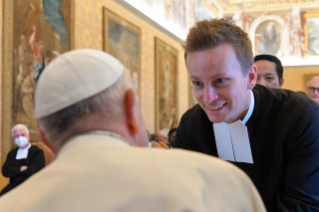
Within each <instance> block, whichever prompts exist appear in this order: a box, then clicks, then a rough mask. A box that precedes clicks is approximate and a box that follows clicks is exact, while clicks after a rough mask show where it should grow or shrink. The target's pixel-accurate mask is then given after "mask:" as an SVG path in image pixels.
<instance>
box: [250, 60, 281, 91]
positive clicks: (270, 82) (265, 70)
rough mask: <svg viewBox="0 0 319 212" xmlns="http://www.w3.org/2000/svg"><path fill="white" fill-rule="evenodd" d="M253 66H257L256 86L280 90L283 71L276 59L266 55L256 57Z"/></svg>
mask: <svg viewBox="0 0 319 212" xmlns="http://www.w3.org/2000/svg"><path fill="white" fill-rule="evenodd" d="M254 64H255V66H257V84H259V85H263V86H265V87H268V88H282V85H283V84H284V79H283V78H282V75H283V72H284V69H283V67H282V65H281V62H280V60H279V59H278V58H277V57H275V56H273V55H267V54H261V55H257V56H256V57H255V58H254Z"/></svg>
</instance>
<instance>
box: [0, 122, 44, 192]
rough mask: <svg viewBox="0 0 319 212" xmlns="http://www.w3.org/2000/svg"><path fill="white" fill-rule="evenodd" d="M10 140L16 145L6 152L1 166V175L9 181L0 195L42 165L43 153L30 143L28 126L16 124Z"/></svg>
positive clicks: (18, 183) (21, 181)
mask: <svg viewBox="0 0 319 212" xmlns="http://www.w3.org/2000/svg"><path fill="white" fill-rule="evenodd" d="M12 141H13V142H14V143H15V144H16V145H17V146H18V147H17V148H15V149H13V150H11V151H10V152H9V153H8V156H7V159H6V161H5V163H4V165H3V167H2V175H3V176H4V177H9V178H10V183H9V184H8V185H7V186H6V187H5V188H4V189H3V190H2V191H1V193H0V196H1V195H4V194H5V193H7V192H8V191H10V190H12V189H14V188H15V187H17V186H18V185H20V184H21V183H23V182H24V181H25V180H26V179H28V178H29V177H30V176H31V175H33V174H34V173H36V172H37V171H39V170H40V169H42V168H43V167H44V164H45V160H44V154H43V151H42V150H41V149H39V148H38V147H37V146H34V145H31V143H30V134H29V130H28V128H27V127H26V126H25V125H23V124H17V125H15V126H14V127H13V128H12Z"/></svg>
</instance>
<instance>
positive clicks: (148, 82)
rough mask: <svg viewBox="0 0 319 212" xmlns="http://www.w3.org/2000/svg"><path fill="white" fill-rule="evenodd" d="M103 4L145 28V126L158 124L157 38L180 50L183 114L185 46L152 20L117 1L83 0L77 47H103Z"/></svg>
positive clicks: (184, 106)
mask: <svg viewBox="0 0 319 212" xmlns="http://www.w3.org/2000/svg"><path fill="white" fill-rule="evenodd" d="M103 7H105V8H107V9H109V10H110V11H113V12H114V13H117V14H121V15H122V16H123V17H125V18H126V19H127V20H130V22H131V23H134V24H135V25H136V26H138V27H139V28H141V30H142V33H141V38H142V42H141V44H142V46H141V85H140V86H141V96H140V103H141V109H142V114H143V117H144V120H145V125H146V126H147V129H148V130H149V131H150V132H154V130H155V129H154V126H155V100H154V94H155V93H154V92H155V90H154V87H155V86H154V82H155V79H154V76H155V70H154V57H155V56H154V37H159V38H160V39H162V40H165V42H167V43H168V44H169V45H171V46H172V47H174V48H175V49H177V50H178V52H179V55H178V57H179V58H178V61H179V64H178V67H179V70H178V86H179V88H178V96H179V104H178V112H179V116H178V117H180V116H181V115H182V114H183V113H184V112H185V111H186V110H187V109H188V92H185V90H186V88H187V86H188V81H187V78H188V77H187V70H186V67H185V63H184V57H183V52H184V51H183V48H182V46H181V44H180V43H178V42H177V41H175V40H174V39H172V38H171V37H169V36H168V35H166V34H165V33H163V32H162V31H160V30H158V29H157V28H155V27H154V26H152V25H151V24H149V23H148V22H146V21H144V20H142V19H141V18H140V17H138V16H137V15H135V14H134V13H132V12H130V11H129V10H127V9H126V8H124V7H123V6H121V5H119V4H118V3H116V1H113V0H81V1H76V4H75V16H76V19H75V25H74V30H75V33H74V34H75V38H74V39H75V46H74V47H75V48H77V49H78V48H94V49H100V50H103V39H102V36H103V31H102V30H103V24H102V23H103V21H102V18H103V15H102V14H103V13H102V12H103Z"/></svg>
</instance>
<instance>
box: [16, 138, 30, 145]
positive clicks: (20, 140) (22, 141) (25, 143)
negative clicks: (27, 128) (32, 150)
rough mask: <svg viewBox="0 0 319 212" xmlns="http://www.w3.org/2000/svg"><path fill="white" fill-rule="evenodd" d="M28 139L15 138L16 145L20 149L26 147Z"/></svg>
mask: <svg viewBox="0 0 319 212" xmlns="http://www.w3.org/2000/svg"><path fill="white" fill-rule="evenodd" d="M28 142H29V141H28V139H27V137H25V136H19V137H17V138H15V140H14V143H15V144H16V145H18V147H24V146H25V145H27V144H28Z"/></svg>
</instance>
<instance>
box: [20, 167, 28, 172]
mask: <svg viewBox="0 0 319 212" xmlns="http://www.w3.org/2000/svg"><path fill="white" fill-rule="evenodd" d="M27 169H28V167H27V166H21V168H20V172H23V171H24V170H27Z"/></svg>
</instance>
